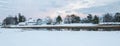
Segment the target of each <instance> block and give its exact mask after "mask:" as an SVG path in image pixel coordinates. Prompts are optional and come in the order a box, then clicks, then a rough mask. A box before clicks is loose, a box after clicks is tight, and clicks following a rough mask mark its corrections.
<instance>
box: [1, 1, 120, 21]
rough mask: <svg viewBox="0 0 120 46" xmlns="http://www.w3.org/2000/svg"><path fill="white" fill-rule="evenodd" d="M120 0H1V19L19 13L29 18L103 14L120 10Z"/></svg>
mask: <svg viewBox="0 0 120 46" xmlns="http://www.w3.org/2000/svg"><path fill="white" fill-rule="evenodd" d="M119 2H120V0H104V1H103V0H0V21H1V20H3V19H4V18H5V17H7V16H16V15H17V14H18V13H21V14H23V15H24V16H25V17H27V18H44V17H46V16H48V17H51V18H54V17H56V16H58V15H61V16H62V17H65V16H66V15H70V14H76V15H78V16H80V17H85V16H86V15H87V14H97V15H102V14H104V13H108V12H109V13H116V12H120V6H119V5H120V3H119Z"/></svg>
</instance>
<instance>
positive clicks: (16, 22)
mask: <svg viewBox="0 0 120 46" xmlns="http://www.w3.org/2000/svg"><path fill="white" fill-rule="evenodd" d="M14 19H15V24H18V18H17V16H15V17H14Z"/></svg>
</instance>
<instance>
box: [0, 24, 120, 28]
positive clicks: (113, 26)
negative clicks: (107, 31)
mask: <svg viewBox="0 0 120 46" xmlns="http://www.w3.org/2000/svg"><path fill="white" fill-rule="evenodd" d="M2 28H120V25H102V24H59V25H21V26H20V25H9V26H4V27H2Z"/></svg>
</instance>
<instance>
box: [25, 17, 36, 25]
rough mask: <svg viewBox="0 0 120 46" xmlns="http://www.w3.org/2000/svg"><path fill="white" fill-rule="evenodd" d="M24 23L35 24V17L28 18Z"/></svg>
mask: <svg viewBox="0 0 120 46" xmlns="http://www.w3.org/2000/svg"><path fill="white" fill-rule="evenodd" d="M25 23H26V25H36V19H32V18H29V19H28V20H27V21H26V22H25Z"/></svg>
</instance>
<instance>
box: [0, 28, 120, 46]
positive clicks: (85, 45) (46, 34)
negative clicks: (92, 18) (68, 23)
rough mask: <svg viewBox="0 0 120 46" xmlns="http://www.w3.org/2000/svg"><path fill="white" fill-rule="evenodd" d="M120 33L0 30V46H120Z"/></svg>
mask: <svg viewBox="0 0 120 46" xmlns="http://www.w3.org/2000/svg"><path fill="white" fill-rule="evenodd" d="M119 43H120V31H69V30H64V31H56V30H55V29H54V30H53V31H49V30H48V29H47V30H46V29H43V30H41V29H6V28H1V29H0V46H120V44H119Z"/></svg>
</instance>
